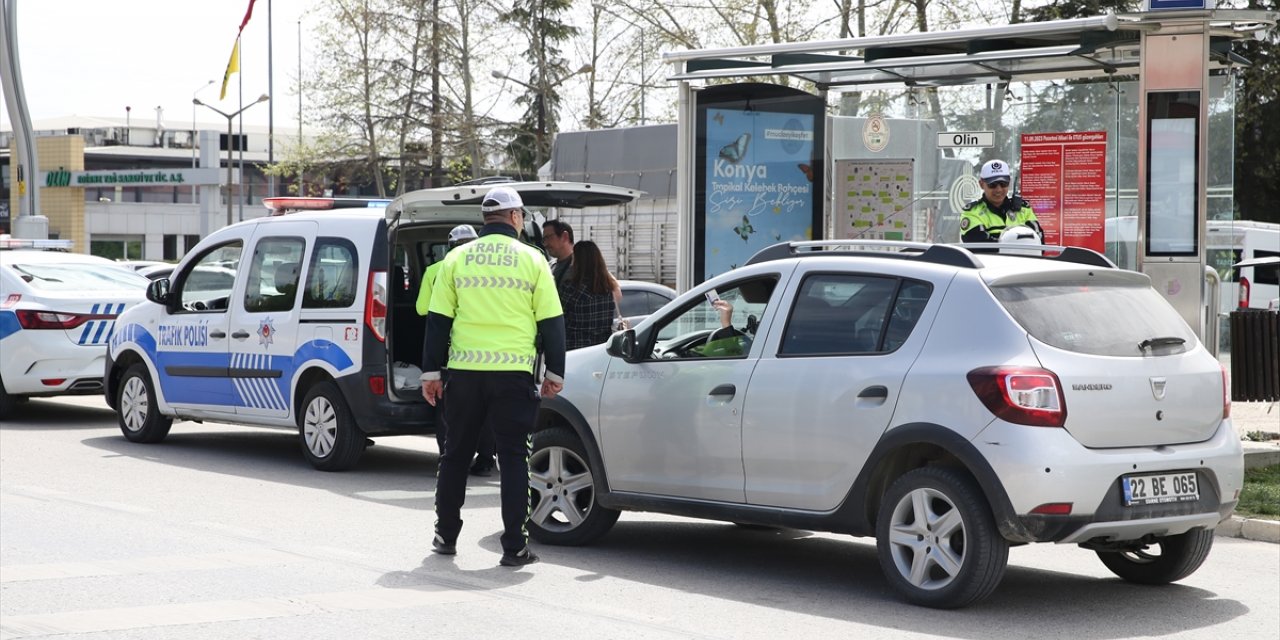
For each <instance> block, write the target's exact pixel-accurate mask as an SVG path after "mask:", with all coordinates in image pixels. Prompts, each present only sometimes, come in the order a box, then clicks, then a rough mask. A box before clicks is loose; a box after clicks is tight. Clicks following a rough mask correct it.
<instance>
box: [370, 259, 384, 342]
mask: <svg viewBox="0 0 1280 640" xmlns="http://www.w3.org/2000/svg"><path fill="white" fill-rule="evenodd" d="M364 323H365V325H367V326H368V327H369V331H372V332H373V337H375V338H377V339H378V342H386V341H387V272H386V271H373V272H371V273H370V274H369V288H368V290H367V292H366V293H365V299H364Z"/></svg>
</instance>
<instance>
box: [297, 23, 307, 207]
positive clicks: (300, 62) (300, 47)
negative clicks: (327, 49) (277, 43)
mask: <svg viewBox="0 0 1280 640" xmlns="http://www.w3.org/2000/svg"><path fill="white" fill-rule="evenodd" d="M298 149H299V150H301V149H302V18H298ZM298 195H299V196H305V195H307V194H305V193H303V192H302V165H298Z"/></svg>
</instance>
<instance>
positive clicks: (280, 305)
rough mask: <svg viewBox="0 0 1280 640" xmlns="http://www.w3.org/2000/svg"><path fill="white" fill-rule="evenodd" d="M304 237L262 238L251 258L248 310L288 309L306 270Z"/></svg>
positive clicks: (247, 285) (246, 289)
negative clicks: (303, 255)
mask: <svg viewBox="0 0 1280 640" xmlns="http://www.w3.org/2000/svg"><path fill="white" fill-rule="evenodd" d="M306 247H307V245H306V243H305V242H304V241H303V240H302V238H293V237H269V238H262V239H261V240H258V244H257V246H255V247H254V248H253V259H252V260H250V262H249V277H248V280H247V284H246V285H245V288H244V310H245V311H248V312H250V313H266V312H279V311H288V310H290V309H292V308H293V303H294V300H295V299H296V298H297V293H298V277H299V275H301V273H302V254H303V253H304V251H305V250H306Z"/></svg>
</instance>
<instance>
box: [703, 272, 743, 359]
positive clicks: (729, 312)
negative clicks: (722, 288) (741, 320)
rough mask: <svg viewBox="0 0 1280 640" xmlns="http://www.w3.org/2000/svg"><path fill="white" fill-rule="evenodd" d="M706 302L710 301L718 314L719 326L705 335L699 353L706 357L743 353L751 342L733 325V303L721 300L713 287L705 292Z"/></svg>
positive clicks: (731, 356)
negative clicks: (705, 337) (704, 342)
mask: <svg viewBox="0 0 1280 640" xmlns="http://www.w3.org/2000/svg"><path fill="white" fill-rule="evenodd" d="M706 296H707V302H709V303H711V306H712V308H714V309H715V310H716V311H717V312H719V314H720V328H719V329H716V330H715V331H712V332H711V335H709V336H707V343H706V344H704V345H702V348H701V350H700V351H701V353H702V355H703V356H705V357H708V358H733V357H738V356H742V355H745V354H746V352H747V348H748V347H749V346H750V344H751V338H749V337H748V336H747V334H745V333H743V332H741V331H738V330H737V329H735V328H734V326H733V305H732V304H730V303H729V301H727V300H722V299H721V298H720V296H719V295H718V294H717V293H716V291H715V289H712V290H710V291H708V292H706Z"/></svg>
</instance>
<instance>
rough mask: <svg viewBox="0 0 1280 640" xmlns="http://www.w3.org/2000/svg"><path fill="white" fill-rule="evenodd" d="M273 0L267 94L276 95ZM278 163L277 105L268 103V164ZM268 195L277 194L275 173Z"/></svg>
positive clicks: (269, 30)
mask: <svg viewBox="0 0 1280 640" xmlns="http://www.w3.org/2000/svg"><path fill="white" fill-rule="evenodd" d="M271 34H272V29H271V0H267V95H271V96H274V95H275V94H276V88H275V84H274V82H275V67H274V62H275V58H273V57H272V49H271V44H272V43H271ZM275 163H276V107H275V105H274V104H269V105H267V166H274V165H275ZM267 195H269V196H274V195H276V176H275V174H274V173H272V174H271V175H269V176H268V177H267Z"/></svg>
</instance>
